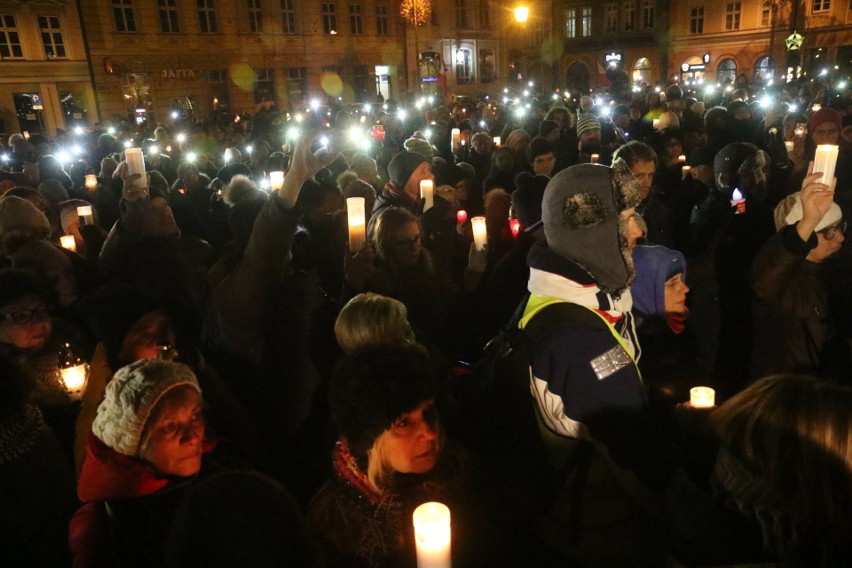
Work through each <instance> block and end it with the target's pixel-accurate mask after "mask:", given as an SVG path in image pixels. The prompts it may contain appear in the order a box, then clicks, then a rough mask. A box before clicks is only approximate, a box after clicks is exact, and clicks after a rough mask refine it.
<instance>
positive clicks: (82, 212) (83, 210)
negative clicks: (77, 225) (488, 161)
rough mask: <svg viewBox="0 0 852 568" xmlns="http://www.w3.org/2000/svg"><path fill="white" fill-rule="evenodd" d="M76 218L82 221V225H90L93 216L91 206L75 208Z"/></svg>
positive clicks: (92, 221)
mask: <svg viewBox="0 0 852 568" xmlns="http://www.w3.org/2000/svg"><path fill="white" fill-rule="evenodd" d="M77 216H78V217H81V218H82V219H83V224H84V225H91V224H93V223H94V222H95V221H94V219H95V218H94V216H93V215H92V206H91V205H83V206H82V207H78V208H77Z"/></svg>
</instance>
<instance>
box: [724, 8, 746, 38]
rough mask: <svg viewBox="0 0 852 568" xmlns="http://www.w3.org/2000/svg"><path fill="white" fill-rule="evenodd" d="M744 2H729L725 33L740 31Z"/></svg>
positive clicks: (726, 9)
mask: <svg viewBox="0 0 852 568" xmlns="http://www.w3.org/2000/svg"><path fill="white" fill-rule="evenodd" d="M741 12H742V2H728V4H727V5H726V6H725V31H729V32H730V31H735V30H738V29H740V14H741Z"/></svg>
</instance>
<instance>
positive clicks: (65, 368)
mask: <svg viewBox="0 0 852 568" xmlns="http://www.w3.org/2000/svg"><path fill="white" fill-rule="evenodd" d="M59 378H60V379H61V381H62V386H63V387H65V390H66V391H67V392H68V394H69V395H70V396H71V398H75V399H79V398H80V397H81V396H82V395H83V391H84V390H86V383H87V382H88V379H89V365H87V364H86V362H85V361H83V360H82V359H80V358H79V357H77V356H76V355H75V354H74V351H73V350H72V349H71V345H70V344H68V343H65V344H64V345H63V346H62V349H60V350H59Z"/></svg>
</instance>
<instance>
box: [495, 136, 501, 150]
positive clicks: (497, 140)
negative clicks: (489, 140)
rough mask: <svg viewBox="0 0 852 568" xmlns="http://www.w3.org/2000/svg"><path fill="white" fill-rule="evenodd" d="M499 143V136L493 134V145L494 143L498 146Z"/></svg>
mask: <svg viewBox="0 0 852 568" xmlns="http://www.w3.org/2000/svg"><path fill="white" fill-rule="evenodd" d="M500 143H501V140H500V137H499V136H495V137H494V145H495V146H497V147H498V148H499V147H500Z"/></svg>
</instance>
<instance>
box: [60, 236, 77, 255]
mask: <svg viewBox="0 0 852 568" xmlns="http://www.w3.org/2000/svg"><path fill="white" fill-rule="evenodd" d="M59 244H60V245H61V246H62V248H64V249H65V250H70V251H71V252H77V243H76V241H75V240H74V235H63V236H61V237H59Z"/></svg>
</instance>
